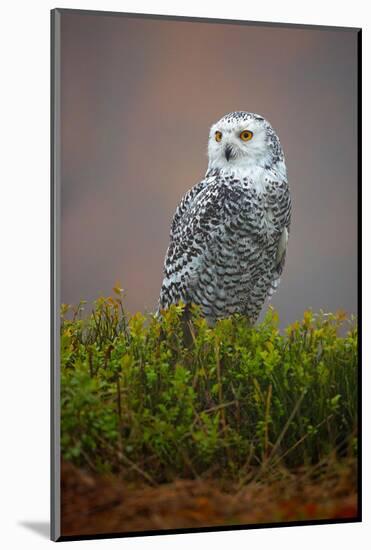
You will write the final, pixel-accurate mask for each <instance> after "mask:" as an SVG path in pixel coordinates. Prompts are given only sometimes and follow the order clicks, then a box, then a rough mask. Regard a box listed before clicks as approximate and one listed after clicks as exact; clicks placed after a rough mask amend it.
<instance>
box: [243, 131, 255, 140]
mask: <svg viewBox="0 0 371 550" xmlns="http://www.w3.org/2000/svg"><path fill="white" fill-rule="evenodd" d="M253 135H254V134H253V133H252V132H250V130H244V131H243V132H241V133H240V138H241V139H242V141H249V140H250V139H251V138H252V137H253Z"/></svg>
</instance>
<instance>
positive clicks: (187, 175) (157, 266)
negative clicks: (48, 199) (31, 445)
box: [51, 9, 361, 540]
mask: <svg viewBox="0 0 371 550" xmlns="http://www.w3.org/2000/svg"><path fill="white" fill-rule="evenodd" d="M360 47H361V31H360V29H355V28H336V27H320V26H305V25H288V24H274V23H256V22H254V23H253V22H246V21H232V20H231V21H228V20H217V19H196V18H187V17H170V16H166V17H165V16H164V17H163V16H155V15H153V16H152V15H138V14H123V13H110V12H94V11H80V10H67V9H56V10H53V11H52V427H51V428H52V430H51V434H52V480H51V481H52V538H53V540H75V539H85V538H101V537H124V536H132V535H153V534H165V533H181V532H182V533H185V532H192V531H193V532H194V531H211V530H230V529H248V528H257V527H277V526H289V525H308V524H318V523H338V522H354V521H360V520H361V509H360V461H359V455H358V451H359V448H360V438H359V425H360V418H359V410H360V372H359V366H358V365H359V361H358V359H359V355H360V349H359V345H358V337H357V334H358V333H357V326H358V314H359V312H358V297H359V296H358V288H359V282H360V281H359V271H358V264H359V262H360V257H359V237H360V235H359V234H358V224H359V221H360V220H359V216H358V210H359V204H360V122H359V115H360V104H359V101H360V79H361V75H360V55H361V51H360Z"/></svg>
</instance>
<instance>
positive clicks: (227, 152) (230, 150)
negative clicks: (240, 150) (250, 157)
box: [224, 145, 232, 162]
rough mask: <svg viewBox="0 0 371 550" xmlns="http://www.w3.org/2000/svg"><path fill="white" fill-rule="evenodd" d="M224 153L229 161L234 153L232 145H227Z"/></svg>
mask: <svg viewBox="0 0 371 550" xmlns="http://www.w3.org/2000/svg"><path fill="white" fill-rule="evenodd" d="M224 154H225V158H226V159H227V161H228V162H229V159H230V158H231V155H232V147H231V146H230V145H227V146H226V148H225V150H224Z"/></svg>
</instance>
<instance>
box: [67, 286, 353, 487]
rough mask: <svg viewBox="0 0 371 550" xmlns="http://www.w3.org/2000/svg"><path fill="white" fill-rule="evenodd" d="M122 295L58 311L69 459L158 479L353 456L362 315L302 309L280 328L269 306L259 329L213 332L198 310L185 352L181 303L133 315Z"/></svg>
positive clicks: (233, 323) (242, 322) (234, 324)
mask: <svg viewBox="0 0 371 550" xmlns="http://www.w3.org/2000/svg"><path fill="white" fill-rule="evenodd" d="M115 292H116V296H115V297H114V298H112V297H110V298H100V299H99V300H97V301H96V302H95V304H94V308H93V311H92V313H91V315H89V316H88V317H87V318H84V316H83V314H82V309H83V303H81V304H79V306H77V307H76V308H71V307H70V306H63V307H62V323H61V446H62V454H63V456H64V457H65V458H66V459H68V460H70V461H73V462H74V463H76V464H77V465H80V466H88V467H90V468H92V469H94V470H96V471H106V472H115V473H117V472H119V473H121V474H122V475H125V476H127V477H135V476H142V477H144V478H146V479H147V481H152V482H161V481H167V480H172V479H174V478H176V477H195V476H200V475H213V476H215V475H217V476H218V477H229V478H233V479H234V478H235V479H238V478H241V477H243V476H246V475H248V474H249V472H250V471H252V470H253V469H254V468H256V467H257V466H258V467H261V466H262V465H263V466H264V467H268V466H269V468H270V469H272V468H273V469H274V468H276V469H278V468H282V466H284V467H285V468H296V467H299V466H303V465H309V464H314V463H318V462H319V461H321V460H325V459H326V457H328V456H330V455H332V456H334V455H335V456H339V455H344V454H349V453H350V454H352V453H354V452H355V449H356V436H357V329H356V321H355V319H354V318H352V319H346V317H345V315H344V314H342V313H341V312H339V313H337V314H323V313H320V314H318V315H313V314H312V313H311V312H310V311H306V312H305V313H304V318H303V320H302V321H301V322H296V323H294V324H292V325H291V326H289V327H287V329H286V330H285V331H284V332H283V333H280V331H279V328H278V315H277V313H276V312H275V311H274V310H273V309H269V310H268V312H267V314H266V317H265V319H264V321H263V322H262V323H261V324H260V325H257V326H255V327H251V326H249V324H248V323H247V321H246V319H245V318H243V317H241V316H236V317H231V318H228V319H225V320H222V321H218V322H217V324H216V325H215V327H213V328H210V327H208V325H207V324H206V322H205V320H204V319H203V318H202V317H201V315H200V313H199V311H198V310H197V308H196V307H194V308H193V321H192V327H193V329H192V338H193V342H192V344H191V345H190V346H188V347H185V345H184V338H183V323H182V313H183V309H184V307H183V305H182V304H179V305H176V306H172V307H171V308H170V309H169V310H167V311H164V312H163V315H162V317H161V318H160V319H158V318H155V317H154V316H150V315H148V316H146V317H145V316H143V315H142V314H140V313H137V314H135V315H134V316H132V317H131V318H130V319H129V318H127V316H126V314H125V311H124V307H123V296H122V292H121V289H119V288H116V289H115ZM71 315H72V318H71ZM341 334H342V335H341Z"/></svg>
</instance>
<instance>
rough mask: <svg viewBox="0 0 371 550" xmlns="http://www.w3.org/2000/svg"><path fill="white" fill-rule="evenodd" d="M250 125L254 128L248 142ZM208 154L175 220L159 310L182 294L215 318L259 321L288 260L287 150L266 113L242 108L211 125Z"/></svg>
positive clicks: (207, 314)
mask: <svg viewBox="0 0 371 550" xmlns="http://www.w3.org/2000/svg"><path fill="white" fill-rule="evenodd" d="M244 130H249V131H251V132H253V137H252V138H251V139H250V140H249V141H247V142H243V141H242V140H241V138H240V134H241V132H243V131H244ZM216 131H218V132H221V134H222V139H221V140H220V142H217V141H216V140H215V132H216ZM208 152H209V166H208V170H207V172H206V176H205V178H204V179H203V180H202V181H201V182H199V183H198V184H197V185H195V186H194V187H192V189H190V190H189V191H188V193H186V195H185V196H184V197H183V198H182V200H181V202H180V203H179V205H178V207H177V209H176V212H175V215H174V218H173V221H172V224H171V232H170V244H169V247H168V250H167V254H166V258H165V266H164V274H165V276H164V280H163V284H162V288H161V293H160V300H159V309H160V310H161V309H164V308H167V307H168V306H169V305H170V304H172V303H177V302H179V300H182V301H183V302H185V303H186V304H190V303H196V304H198V305H200V306H201V309H202V311H203V313H204V315H205V317H206V318H207V319H208V321H209V322H210V323H213V322H215V320H217V319H220V318H223V317H227V316H229V315H231V314H233V313H242V314H244V315H246V316H247V317H248V318H249V320H250V321H251V322H252V323H253V322H255V321H256V319H257V317H258V315H259V312H260V310H261V308H262V306H263V304H264V302H265V300H266V298H267V296H269V295H271V294H272V292H273V291H274V290H275V289H276V288H277V286H278V283H279V278H280V275H281V273H282V269H283V266H284V262H285V256H286V245H287V240H288V235H289V230H290V215H291V199H290V191H289V187H288V184H287V177H286V166H285V160H284V155H283V151H282V148H281V145H280V142H279V139H278V137H277V135H276V133H275V131H274V130H273V128H272V127H271V125H270V124H269V123H268V122H267V121H266V120H265V119H264V118H263V117H261V116H259V115H256V114H253V113H247V112H242V111H239V112H234V113H230V114H228V115H226V116H224V117H223V118H222V119H220V120H219V121H218V122H217V123H216V124H214V125H213V126H212V127H211V130H210V135H209V147H208Z"/></svg>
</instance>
